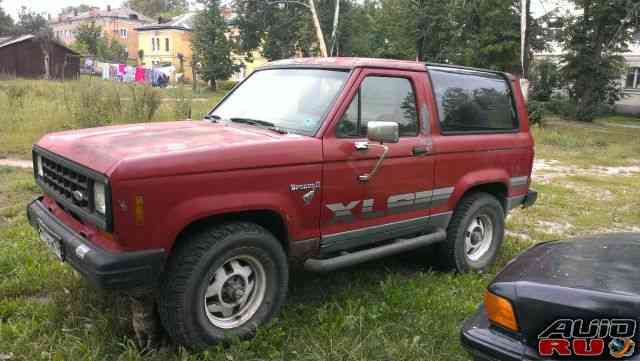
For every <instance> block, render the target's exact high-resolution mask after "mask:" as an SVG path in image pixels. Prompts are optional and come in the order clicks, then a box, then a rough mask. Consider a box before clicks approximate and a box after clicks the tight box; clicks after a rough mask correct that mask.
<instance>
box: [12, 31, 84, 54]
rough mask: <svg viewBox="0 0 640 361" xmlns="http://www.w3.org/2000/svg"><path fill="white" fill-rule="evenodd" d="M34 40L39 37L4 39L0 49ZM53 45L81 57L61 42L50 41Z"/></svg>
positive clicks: (26, 36)
mask: <svg viewBox="0 0 640 361" xmlns="http://www.w3.org/2000/svg"><path fill="white" fill-rule="evenodd" d="M32 39H37V37H36V36H35V35H32V34H27V35H20V36H14V37H2V38H0V48H4V47H8V46H11V45H14V44H18V43H21V42H24V41H27V40H32ZM50 41H51V42H52V43H53V44H56V45H57V46H60V47H62V48H64V49H65V50H66V51H68V52H70V53H73V54H75V55H80V54H79V53H78V52H76V51H75V50H72V49H70V48H68V47H66V46H64V44H61V43H60V42H58V41H56V40H53V39H52V40H50Z"/></svg>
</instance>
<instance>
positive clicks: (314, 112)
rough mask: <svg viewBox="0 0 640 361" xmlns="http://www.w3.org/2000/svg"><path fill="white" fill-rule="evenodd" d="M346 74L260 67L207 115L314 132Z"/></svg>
mask: <svg viewBox="0 0 640 361" xmlns="http://www.w3.org/2000/svg"><path fill="white" fill-rule="evenodd" d="M347 75H348V72H346V71H336V70H325V69H268V70H260V71H257V72H255V73H253V74H252V75H251V76H250V77H249V79H247V80H246V81H245V82H243V83H242V84H241V85H240V86H239V87H238V88H237V89H235V90H234V91H233V93H231V94H230V95H229V96H228V97H227V98H226V99H225V100H224V101H223V102H222V103H221V104H219V105H218V106H217V107H216V108H215V109H214V110H213V111H212V112H211V113H210V114H209V115H208V117H207V118H208V119H211V118H213V119H222V120H231V121H236V122H242V123H245V124H252V125H256V126H265V125H270V126H271V127H274V128H278V129H284V130H286V131H290V132H293V133H300V134H303V135H313V134H314V133H315V132H316V130H317V129H318V128H319V127H320V123H321V122H322V118H323V117H324V115H325V113H326V112H327V110H328V109H329V106H330V105H331V103H332V102H333V100H334V99H335V98H336V96H337V95H338V92H339V91H340V89H341V87H342V85H343V84H344V82H345V79H346V78H347Z"/></svg>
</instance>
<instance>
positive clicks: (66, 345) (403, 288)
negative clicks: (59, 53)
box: [0, 83, 640, 361]
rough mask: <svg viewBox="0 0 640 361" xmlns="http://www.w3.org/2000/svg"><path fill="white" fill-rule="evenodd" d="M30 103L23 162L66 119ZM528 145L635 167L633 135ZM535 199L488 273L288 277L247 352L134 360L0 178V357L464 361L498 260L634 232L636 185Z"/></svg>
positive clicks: (415, 268) (378, 271) (552, 186)
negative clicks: (464, 330) (564, 242)
mask: <svg viewBox="0 0 640 361" xmlns="http://www.w3.org/2000/svg"><path fill="white" fill-rule="evenodd" d="M34 86H40V85H34ZM56 86H65V85H64V84H58V83H56ZM216 96H217V95H216ZM32 102H34V103H38V102H39V103H38V104H39V105H38V107H40V109H41V111H42V112H43V113H44V114H49V115H51V121H50V122H49V121H47V120H42V121H41V119H42V117H36V116H34V115H35V114H37V112H35V111H31V112H30V113H28V114H30V116H31V118H28V117H27V114H25V115H24V118H23V119H24V123H23V124H21V125H20V127H21V128H22V129H24V131H25V132H26V131H27V130H28V131H29V135H28V136H27V135H25V136H22V134H20V131H18V130H17V129H16V128H11V133H9V134H10V135H8V136H7V135H5V133H4V132H3V135H0V137H4V138H3V140H2V141H0V147H2V148H0V149H2V151H3V152H8V153H9V154H18V155H20V154H22V155H24V152H23V151H21V149H28V148H29V146H30V142H31V141H32V140H31V139H33V138H37V137H39V136H40V134H41V132H46V131H49V130H50V129H49V128H48V127H54V128H55V123H54V122H53V119H57V120H58V121H59V120H60V119H62V118H63V115H64V114H62V113H61V112H60V111H59V110H56V109H55V107H56V106H60V105H59V104H58V102H56V101H55V100H51V99H48V100H45V99H43V100H37V99H34V100H33V101H32ZM56 104H57V105H56ZM33 106H34V107H35V105H33ZM48 106H52V107H54V109H53V110H49V108H46V107H48ZM163 106H168V105H165V104H164V103H163ZM30 107H31V105H29V106H28V107H27V108H30ZM161 109H162V108H161ZM166 112H169V113H163V110H159V112H158V114H159V115H160V119H161V120H164V119H165V118H163V117H168V115H169V114H172V113H170V112H171V108H169V109H168V110H166ZM5 114H6V113H5ZM44 118H46V117H44ZM41 122H42V124H40V123H41ZM34 123H35V124H34ZM5 125H6V124H3V125H2V126H3V127H4V126H5ZM3 130H4V128H3ZM51 130H53V129H51ZM534 136H535V138H536V142H537V148H536V151H537V156H538V157H540V158H544V159H555V160H559V161H560V162H561V164H563V165H578V166H580V167H585V169H586V168H588V167H589V166H591V165H594V164H595V165H599V166H607V167H615V166H626V165H631V164H637V163H638V162H639V161H640V152H639V150H640V149H639V148H638V142H637V141H636V140H637V139H638V136H640V130H635V129H625V130H623V131H620V129H619V128H615V127H604V126H598V127H597V128H593V127H591V128H583V127H581V126H580V125H579V124H575V123H570V122H552V123H551V124H550V125H549V126H548V127H546V128H543V129H538V128H536V129H534ZM12 137H18V139H19V140H20V141H22V142H25V143H28V144H25V145H24V146H23V147H24V148H23V147H22V146H21V147H18V146H17V145H18V143H12V145H11V146H9V147H8V146H7V145H6V144H5V143H4V141H6V140H9V139H10V138H12ZM16 142H18V140H16ZM5 154H6V153H5ZM533 187H534V188H536V189H537V190H538V191H539V192H540V198H539V200H538V203H537V204H536V206H535V207H532V208H530V209H526V210H517V211H514V212H513V213H512V214H511V215H510V216H509V218H508V219H507V229H508V231H509V233H508V235H507V237H506V239H505V243H504V244H503V247H502V249H501V253H500V255H499V259H498V262H497V264H496V266H495V267H494V268H493V269H492V270H490V272H487V273H486V274H482V275H478V274H466V275H456V274H453V273H450V272H439V271H435V270H432V269H431V267H430V265H432V264H433V262H434V260H433V257H432V252H431V250H430V249H425V250H423V251H421V252H414V253H411V254H407V255H402V256H398V257H393V258H389V259H385V260H381V261H377V262H371V263H367V264H364V265H361V266H358V267H353V268H349V269H346V270H342V271H338V272H333V273H330V274H326V275H317V274H309V273H305V272H301V271H296V272H294V273H293V274H292V279H291V285H290V289H289V298H288V301H287V303H286V305H285V307H284V309H283V311H282V313H281V315H280V316H279V318H278V319H277V320H276V321H275V322H274V323H273V324H272V325H270V326H268V327H264V328H261V329H260V330H259V331H258V334H257V336H256V337H255V338H254V339H252V340H248V341H236V342H232V343H231V344H230V345H228V346H227V347H222V346H218V347H213V348H211V349H210V350H207V351H205V352H201V353H190V352H187V351H185V350H182V349H178V350H175V349H172V348H169V349H163V350H159V351H155V352H151V353H147V354H141V353H140V352H139V351H138V349H137V348H136V347H135V345H134V342H133V332H132V330H131V327H130V314H129V308H128V306H127V302H126V298H125V297H124V296H123V295H120V294H117V293H110V292H103V291H100V290H97V289H95V288H94V287H92V286H91V285H90V284H88V283H87V282H85V281H84V280H83V279H82V278H81V277H80V276H79V275H78V274H77V273H76V272H75V271H73V270H72V269H71V267H69V266H68V265H65V264H61V263H60V262H58V261H56V260H54V259H53V257H52V256H50V254H49V252H48V251H47V249H46V248H45V247H44V246H43V245H42V244H41V242H40V241H39V240H38V239H37V237H36V234H35V232H34V231H33V230H32V229H31V227H30V226H29V225H28V224H27V221H26V219H25V210H24V209H25V206H26V204H27V203H28V202H29V200H30V199H32V198H33V197H35V196H37V195H38V194H39V190H38V188H37V187H36V185H35V184H34V182H33V176H32V172H31V171H29V170H21V169H16V168H8V167H0V355H2V354H4V355H8V354H11V356H12V357H11V360H194V361H195V360H221V361H222V360H224V361H235V360H284V359H289V360H318V361H320V360H345V361H350V360H354V361H355V360H394V361H395V360H447V361H449V360H453V361H455V360H468V359H470V357H469V356H468V355H467V354H466V353H465V352H464V350H463V349H462V347H461V345H460V343H459V341H458V332H459V327H460V325H461V322H462V321H463V320H464V319H465V318H466V317H468V316H469V315H470V314H471V313H472V312H473V311H474V310H475V308H476V306H477V305H478V303H479V302H480V301H481V299H482V292H483V291H484V288H485V287H486V285H487V283H488V282H489V281H490V280H491V279H492V277H493V276H494V275H495V273H496V272H497V271H498V270H499V269H500V268H501V267H503V266H504V265H505V263H506V262H507V261H508V260H509V259H511V258H512V257H514V256H515V255H516V254H518V253H520V252H521V251H522V250H524V249H525V248H527V247H529V246H530V245H532V244H533V243H535V242H539V241H542V240H551V239H557V238H564V237H568V236H576V235H582V234H592V233H600V232H607V231H620V230H633V229H636V230H637V229H638V225H639V224H640V213H639V212H638V211H637V205H638V204H640V174H638V173H635V174H633V175H625V176H608V175H601V174H597V173H589V172H583V173H580V172H577V173H576V174H571V175H558V176H557V177H556V178H553V179H552V180H551V181H545V182H542V181H537V180H536V181H534V184H533ZM634 207H636V208H634Z"/></svg>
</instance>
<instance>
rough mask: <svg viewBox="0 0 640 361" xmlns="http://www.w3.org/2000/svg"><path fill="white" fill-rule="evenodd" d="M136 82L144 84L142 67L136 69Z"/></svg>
mask: <svg viewBox="0 0 640 361" xmlns="http://www.w3.org/2000/svg"><path fill="white" fill-rule="evenodd" d="M136 81H137V82H138V83H144V68H142V67H137V68H136Z"/></svg>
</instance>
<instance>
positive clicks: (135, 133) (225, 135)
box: [37, 121, 322, 178]
mask: <svg viewBox="0 0 640 361" xmlns="http://www.w3.org/2000/svg"><path fill="white" fill-rule="evenodd" d="M37 146H39V147H42V148H45V149H47V150H49V151H51V152H53V153H56V154H58V155H60V156H62V157H65V158H67V159H69V160H71V161H74V162H76V163H79V164H81V165H84V166H86V167H89V168H91V169H93V170H95V171H98V172H100V173H103V174H106V175H108V176H112V175H113V176H114V177H124V178H143V177H150V176H161V175H177V174H183V173H198V172H208V171H222V170H231V169H245V168H256V167H268V166H279V165H287V164H308V163H314V162H320V161H321V157H322V145H321V142H320V140H318V139H316V138H312V137H305V136H301V135H296V134H279V133H276V132H274V131H271V130H268V129H262V128H258V127H253V126H249V125H241V124H227V123H210V122H205V121H180V122H164V123H145V124H131V125H121V126H109V127H101V128H90V129H82V130H73V131H65V132H59V133H52V134H49V135H46V136H45V137H43V138H42V139H41V140H40V141H39V142H38V143H37Z"/></svg>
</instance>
